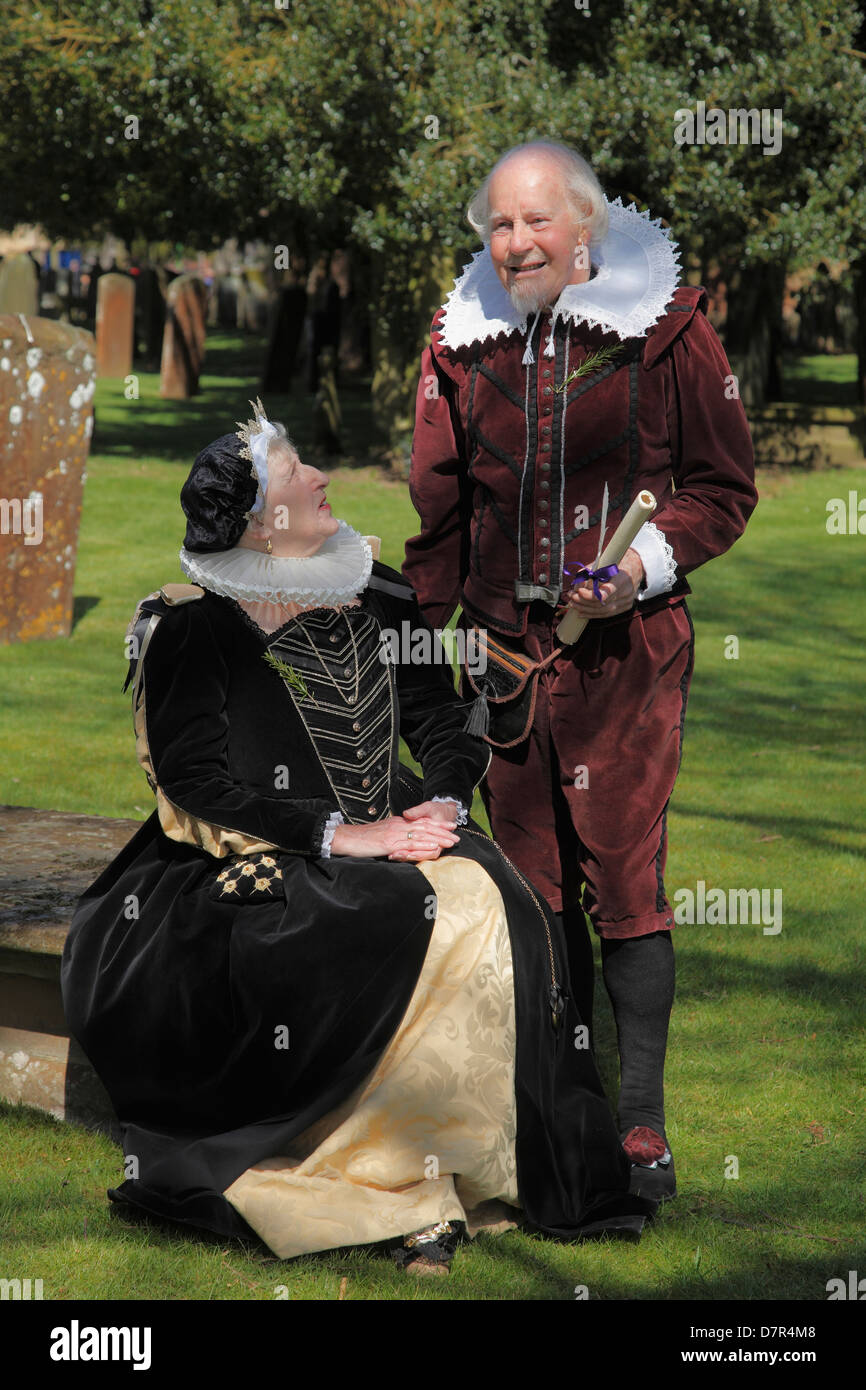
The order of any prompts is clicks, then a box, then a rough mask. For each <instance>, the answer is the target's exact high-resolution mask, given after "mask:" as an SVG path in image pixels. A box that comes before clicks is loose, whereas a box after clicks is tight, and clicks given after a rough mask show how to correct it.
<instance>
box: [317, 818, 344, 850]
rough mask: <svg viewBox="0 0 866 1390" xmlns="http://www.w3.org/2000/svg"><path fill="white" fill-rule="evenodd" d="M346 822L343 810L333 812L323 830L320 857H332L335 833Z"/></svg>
mask: <svg viewBox="0 0 866 1390" xmlns="http://www.w3.org/2000/svg"><path fill="white" fill-rule="evenodd" d="M345 823H346V822H345V821H344V820H343V813H342V811H332V812H331V814H330V815H329V817H328V819H327V821H326V823H325V829H324V830H323V832H322V848H321V850H320V851H319V857H320V858H321V859H330V857H331V844H332V842H333V839H334V833H335V831H336V829H337V826H338V825H345Z"/></svg>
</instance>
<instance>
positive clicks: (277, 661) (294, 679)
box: [264, 651, 318, 705]
mask: <svg viewBox="0 0 866 1390" xmlns="http://www.w3.org/2000/svg"><path fill="white" fill-rule="evenodd" d="M264 660H265V661H266V662H267V663H268V665H269V666H270V668H271V670H272V671H276V672H277V675H279V676H282V678H283V680H284V681H285V682H286V685H287V686H288V687H289V689H290V690H294V691H296V692H297V694H298V695H300V697H301V699H302V700H312V701H313V704H314V705H315V704H317V703H318V701H317V700H316V699H315V697H314V696H312V695H311V694H310V692H309V690H308V689H307V683H306V681H305V680H304V678H303V676H302V675H300V673H299V672H298V671H296V670H295V668H294V666H289V664H288V662H285V661H283V660H282V659H281V658H280V657H278V656H274V654H273V652H271V651H267V652H265V653H264Z"/></svg>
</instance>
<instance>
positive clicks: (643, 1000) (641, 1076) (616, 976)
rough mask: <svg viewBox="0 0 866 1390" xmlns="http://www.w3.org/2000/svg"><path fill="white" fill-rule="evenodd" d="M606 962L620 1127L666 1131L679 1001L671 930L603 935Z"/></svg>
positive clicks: (602, 957)
mask: <svg viewBox="0 0 866 1390" xmlns="http://www.w3.org/2000/svg"><path fill="white" fill-rule="evenodd" d="M601 962H602V971H603V974H604V983H605V986H606V988H607V992H608V994H609V995H610V1002H611V1005H612V1006H613V1015H614V1018H615V1019H616V1032H617V1038H618V1041H619V1059H620V1091H619V1104H618V1106H617V1119H618V1122H619V1127H620V1131H621V1132H622V1133H624V1132H625V1131H626V1130H629V1129H631V1128H632V1127H633V1126H634V1125H648V1126H649V1128H650V1129H654V1130H655V1131H656V1133H658V1134H660V1135H662V1137H665V1103H664V1068H665V1051H666V1048H667V1040H668V1023H669V1021H670V1016H671V1008H672V1006H673V1002H674V947H673V942H672V941H671V935H670V932H666V931H660V932H653V933H652V934H651V935H649V936H635V937H629V938H627V939H622V938H620V939H617V940H613V939H607V940H605V939H604V938H602V942H601Z"/></svg>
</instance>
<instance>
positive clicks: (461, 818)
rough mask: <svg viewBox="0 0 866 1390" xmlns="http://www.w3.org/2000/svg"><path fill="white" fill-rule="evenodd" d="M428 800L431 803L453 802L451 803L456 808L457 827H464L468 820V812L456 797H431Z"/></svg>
mask: <svg viewBox="0 0 866 1390" xmlns="http://www.w3.org/2000/svg"><path fill="white" fill-rule="evenodd" d="M430 800H431V801H453V802H454V805H455V806H456V807H457V824H458V825H465V824H466V822H467V821H468V819H469V812H468V811H467V810H466V807H465V806H464V805H463V802H462V801H458V800H457V797H456V796H433V797H431V798H430Z"/></svg>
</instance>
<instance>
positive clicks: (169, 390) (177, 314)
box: [159, 275, 207, 401]
mask: <svg viewBox="0 0 866 1390" xmlns="http://www.w3.org/2000/svg"><path fill="white" fill-rule="evenodd" d="M206 313H207V290H206V288H205V286H204V284H203V283H202V281H201V280H199V279H198V278H197V277H196V276H195V275H178V277H177V279H176V280H172V282H171V284H170V285H169V287H168V293H167V294H166V306H165V334H164V336H163V340H162V370H161V379H160V386H159V394H160V395H161V396H162V397H163V398H164V399H165V400H171V401H180V400H185V399H186V397H187V396H195V395H197V394H198V379H199V375H200V373H201V369H202V363H203V362H204V346H205V332H206V330H205V316H206Z"/></svg>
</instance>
